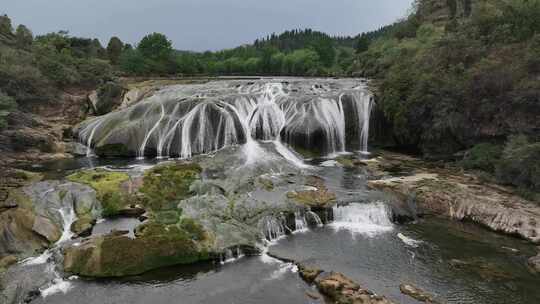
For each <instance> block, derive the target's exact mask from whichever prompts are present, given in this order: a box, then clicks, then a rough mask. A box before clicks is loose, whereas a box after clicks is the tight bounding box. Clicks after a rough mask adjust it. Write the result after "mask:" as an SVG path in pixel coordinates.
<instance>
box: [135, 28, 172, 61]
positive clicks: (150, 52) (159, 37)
mask: <svg viewBox="0 0 540 304" xmlns="http://www.w3.org/2000/svg"><path fill="white" fill-rule="evenodd" d="M137 50H138V51H139V52H140V53H141V55H142V56H144V57H145V58H149V59H152V60H158V61H163V60H168V59H170V57H171V55H172V52H173V48H172V43H171V41H170V40H169V39H167V36H165V35H163V34H160V33H152V34H150V35H147V36H145V37H144V38H143V39H142V40H141V42H140V43H139V45H138V46H137Z"/></svg>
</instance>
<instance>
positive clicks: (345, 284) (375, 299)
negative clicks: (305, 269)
mask: <svg viewBox="0 0 540 304" xmlns="http://www.w3.org/2000/svg"><path fill="white" fill-rule="evenodd" d="M315 285H316V286H317V289H319V291H320V292H321V293H322V294H323V295H325V296H326V297H328V299H330V300H331V301H332V303H338V304H345V303H363V304H391V303H392V302H391V301H390V300H388V299H386V298H385V297H383V296H379V295H376V294H374V293H372V292H370V291H369V290H366V289H362V288H361V287H360V285H358V284H357V283H356V282H354V281H353V280H351V279H349V278H348V277H346V276H345V275H343V274H341V273H337V272H330V273H322V274H321V275H319V277H317V279H315Z"/></svg>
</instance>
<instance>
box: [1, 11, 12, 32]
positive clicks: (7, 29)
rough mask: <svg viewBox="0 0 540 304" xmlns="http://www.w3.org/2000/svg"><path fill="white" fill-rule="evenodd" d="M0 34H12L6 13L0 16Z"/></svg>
mask: <svg viewBox="0 0 540 304" xmlns="http://www.w3.org/2000/svg"><path fill="white" fill-rule="evenodd" d="M0 34H3V35H11V34H13V27H12V26H11V19H9V17H8V16H7V15H4V16H0Z"/></svg>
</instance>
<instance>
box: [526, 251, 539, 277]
mask: <svg viewBox="0 0 540 304" xmlns="http://www.w3.org/2000/svg"><path fill="white" fill-rule="evenodd" d="M528 263H529V267H530V268H531V269H532V270H533V272H536V273H538V274H540V253H539V254H538V255H536V256H534V257H532V258H530V259H529V261H528Z"/></svg>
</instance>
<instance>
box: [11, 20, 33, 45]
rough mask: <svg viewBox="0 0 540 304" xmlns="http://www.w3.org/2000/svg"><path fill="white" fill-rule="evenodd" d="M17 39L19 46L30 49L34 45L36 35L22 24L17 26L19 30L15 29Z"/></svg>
mask: <svg viewBox="0 0 540 304" xmlns="http://www.w3.org/2000/svg"><path fill="white" fill-rule="evenodd" d="M15 40H16V41H17V46H18V47H19V48H22V49H28V48H30V47H31V46H32V42H33V41H34V36H33V35H32V32H31V31H30V30H29V29H28V28H27V27H26V26H24V25H22V24H21V25H19V26H18V27H17V30H15Z"/></svg>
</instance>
